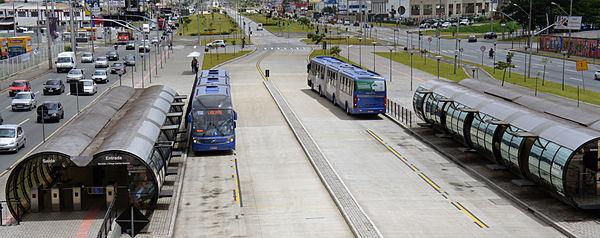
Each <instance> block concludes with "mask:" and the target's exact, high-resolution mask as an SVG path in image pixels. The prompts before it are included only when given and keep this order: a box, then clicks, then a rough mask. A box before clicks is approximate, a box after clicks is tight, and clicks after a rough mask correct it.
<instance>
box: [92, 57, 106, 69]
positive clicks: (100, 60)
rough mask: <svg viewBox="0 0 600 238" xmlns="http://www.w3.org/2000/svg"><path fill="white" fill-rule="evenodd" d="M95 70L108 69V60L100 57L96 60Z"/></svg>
mask: <svg viewBox="0 0 600 238" xmlns="http://www.w3.org/2000/svg"><path fill="white" fill-rule="evenodd" d="M94 67H95V68H107V67H108V59H107V58H106V57H104V56H100V57H98V58H96V63H95V64H94Z"/></svg>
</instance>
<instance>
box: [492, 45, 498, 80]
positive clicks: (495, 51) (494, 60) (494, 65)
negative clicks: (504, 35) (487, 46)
mask: <svg viewBox="0 0 600 238" xmlns="http://www.w3.org/2000/svg"><path fill="white" fill-rule="evenodd" d="M496 53H497V52H496V42H495V41H494V55H492V56H493V57H494V69H493V70H494V74H495V73H496Z"/></svg>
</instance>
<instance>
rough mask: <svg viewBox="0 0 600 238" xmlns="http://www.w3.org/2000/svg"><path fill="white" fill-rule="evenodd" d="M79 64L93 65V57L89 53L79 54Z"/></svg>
mask: <svg viewBox="0 0 600 238" xmlns="http://www.w3.org/2000/svg"><path fill="white" fill-rule="evenodd" d="M81 63H94V55H93V54H92V53H91V52H83V53H82V54H81Z"/></svg>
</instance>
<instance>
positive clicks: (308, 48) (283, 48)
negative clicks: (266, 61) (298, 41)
mask: <svg viewBox="0 0 600 238" xmlns="http://www.w3.org/2000/svg"><path fill="white" fill-rule="evenodd" d="M262 50H299V51H311V50H312V48H311V47H263V48H262Z"/></svg>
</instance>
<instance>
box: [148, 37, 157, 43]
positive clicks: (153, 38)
mask: <svg viewBox="0 0 600 238" xmlns="http://www.w3.org/2000/svg"><path fill="white" fill-rule="evenodd" d="M150 43H152V44H154V45H156V44H158V37H156V36H155V37H152V40H151V41H150Z"/></svg>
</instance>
